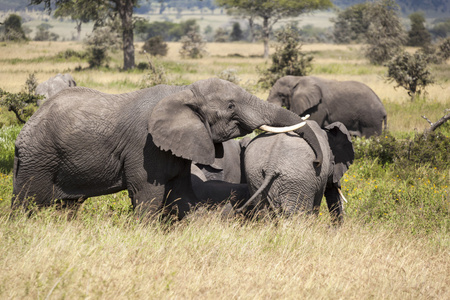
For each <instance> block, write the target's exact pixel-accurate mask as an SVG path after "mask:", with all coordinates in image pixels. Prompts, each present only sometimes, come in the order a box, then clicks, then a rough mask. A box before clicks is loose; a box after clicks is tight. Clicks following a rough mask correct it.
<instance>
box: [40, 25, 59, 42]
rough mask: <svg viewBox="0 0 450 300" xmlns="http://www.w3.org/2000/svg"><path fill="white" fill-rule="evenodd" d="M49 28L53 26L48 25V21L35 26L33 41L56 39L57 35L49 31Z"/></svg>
mask: <svg viewBox="0 0 450 300" xmlns="http://www.w3.org/2000/svg"><path fill="white" fill-rule="evenodd" d="M50 28H53V25H50V24H48V23H41V24H40V25H38V26H36V29H37V32H36V35H35V36H34V40H35V41H56V40H58V38H59V35H58V34H56V33H54V32H50V30H49V29H50Z"/></svg>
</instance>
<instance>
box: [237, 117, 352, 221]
mask: <svg viewBox="0 0 450 300" xmlns="http://www.w3.org/2000/svg"><path fill="white" fill-rule="evenodd" d="M308 122H309V123H310V126H311V128H313V130H314V131H315V132H317V135H318V136H319V142H320V144H321V147H322V149H324V150H323V154H324V159H323V164H322V165H321V167H320V168H313V167H312V165H311V161H312V159H314V153H313V152H312V151H311V148H310V147H308V145H307V144H306V143H305V141H304V140H303V139H300V138H299V137H298V135H297V134H295V133H283V134H266V133H264V134H261V135H259V136H257V137H256V138H254V139H253V140H252V141H251V142H250V143H249V144H248V146H247V148H246V150H245V154H244V162H245V172H246V176H247V181H248V184H249V189H250V194H252V195H253V196H252V198H251V199H250V200H249V201H248V202H247V203H246V204H245V205H244V207H242V208H241V209H240V210H243V211H245V208H247V207H254V206H258V204H262V203H265V204H266V205H267V206H268V207H269V208H270V209H272V210H273V211H275V212H281V213H282V214H284V215H288V216H289V215H292V214H293V213H296V212H298V211H302V212H307V213H311V212H317V211H318V209H319V207H320V203H321V201H322V197H323V195H324V194H325V196H326V198H327V204H328V207H329V210H330V212H331V213H332V214H333V216H334V217H336V218H337V219H338V220H341V219H342V211H343V207H342V203H341V199H340V196H339V192H338V188H339V187H340V183H339V180H340V178H341V177H342V175H343V174H344V173H345V171H346V170H347V168H348V166H349V165H350V164H351V163H352V161H353V157H354V153H353V146H352V143H351V137H350V135H349V133H348V131H347V130H346V129H345V126H343V125H342V124H341V123H339V122H337V123H333V124H331V125H329V126H327V129H326V131H325V130H322V129H320V128H319V126H318V125H317V123H315V122H313V121H308Z"/></svg>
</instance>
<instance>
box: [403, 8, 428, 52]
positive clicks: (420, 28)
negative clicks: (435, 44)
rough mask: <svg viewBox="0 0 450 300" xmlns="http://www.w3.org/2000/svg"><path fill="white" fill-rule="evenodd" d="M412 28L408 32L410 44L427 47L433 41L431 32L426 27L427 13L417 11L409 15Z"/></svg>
mask: <svg viewBox="0 0 450 300" xmlns="http://www.w3.org/2000/svg"><path fill="white" fill-rule="evenodd" d="M409 20H410V21H411V30H409V32H408V46H415V47H426V46H427V45H429V44H430V43H431V34H430V32H429V31H428V30H427V29H426V28H425V25H424V23H425V15H424V13H423V12H415V13H412V14H410V15H409Z"/></svg>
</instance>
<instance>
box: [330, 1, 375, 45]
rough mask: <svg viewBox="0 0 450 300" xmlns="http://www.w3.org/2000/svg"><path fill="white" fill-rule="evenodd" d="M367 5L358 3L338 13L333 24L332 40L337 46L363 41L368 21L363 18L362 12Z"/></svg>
mask: <svg viewBox="0 0 450 300" xmlns="http://www.w3.org/2000/svg"><path fill="white" fill-rule="evenodd" d="M368 6H369V3H367V2H365V3H359V4H355V5H353V6H350V7H348V8H347V9H345V10H343V11H341V12H339V13H338V14H337V17H336V18H335V19H332V20H331V21H332V22H333V23H334V27H333V38H334V41H335V42H336V43H338V44H347V43H350V42H357V43H358V42H362V41H363V40H364V39H365V35H366V32H367V29H368V28H369V24H370V22H369V20H366V19H365V18H364V12H365V10H366V9H367V8H368Z"/></svg>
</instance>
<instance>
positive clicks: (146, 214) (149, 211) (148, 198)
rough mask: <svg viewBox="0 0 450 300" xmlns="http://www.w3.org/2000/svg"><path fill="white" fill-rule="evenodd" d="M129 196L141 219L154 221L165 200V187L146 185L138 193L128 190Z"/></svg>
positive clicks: (131, 189)
mask: <svg viewBox="0 0 450 300" xmlns="http://www.w3.org/2000/svg"><path fill="white" fill-rule="evenodd" d="M128 195H129V197H130V198H131V203H132V205H133V208H134V211H135V212H136V214H137V215H138V218H139V219H152V218H154V217H155V216H156V215H157V214H158V213H159V212H160V209H161V208H162V203H163V199H164V186H163V185H159V186H155V185H152V184H150V183H146V184H145V185H144V186H143V187H140V188H139V189H137V190H136V191H134V189H133V188H128Z"/></svg>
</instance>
